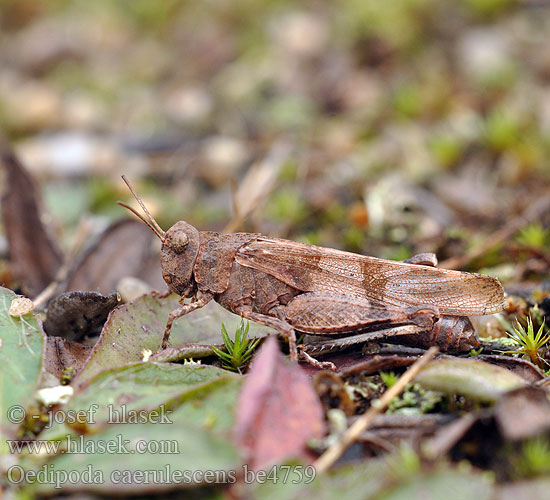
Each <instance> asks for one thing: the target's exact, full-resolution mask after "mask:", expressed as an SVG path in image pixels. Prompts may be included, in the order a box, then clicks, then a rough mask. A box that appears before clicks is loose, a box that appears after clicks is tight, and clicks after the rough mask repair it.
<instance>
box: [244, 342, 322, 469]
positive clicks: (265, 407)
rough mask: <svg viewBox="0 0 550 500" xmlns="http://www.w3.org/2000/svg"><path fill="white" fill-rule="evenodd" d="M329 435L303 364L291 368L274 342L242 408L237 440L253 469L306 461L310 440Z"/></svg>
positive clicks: (261, 358)
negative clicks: (292, 458)
mask: <svg viewBox="0 0 550 500" xmlns="http://www.w3.org/2000/svg"><path fill="white" fill-rule="evenodd" d="M324 431H325V425H324V420H323V410H322V406H321V403H320V402H319V399H318V398H317V395H316V394H315V391H314V389H313V386H312V384H311V381H310V380H309V378H308V377H307V375H305V373H303V372H302V370H301V368H300V367H299V366H298V365H297V364H290V365H289V364H286V363H285V361H284V358H283V356H282V355H281V353H280V352H279V348H278V344H277V341H276V340H275V338H273V337H269V338H268V339H267V340H266V341H265V342H264V345H263V346H262V348H261V349H260V351H259V352H258V353H257V354H256V356H255V357H254V360H253V361H252V364H251V367H250V371H249V373H248V375H247V378H246V381H245V383H244V386H243V389H242V392H241V394H240V396H239V402H238V404H237V423H236V426H235V440H236V442H237V443H238V445H239V446H240V447H241V448H242V449H243V451H244V452H245V453H246V454H247V456H248V466H249V467H250V468H252V469H256V470H257V469H262V468H265V467H267V466H269V465H271V464H274V463H277V462H280V461H282V460H283V459H285V458H288V457H290V456H297V455H302V456H304V452H305V446H306V443H307V441H308V440H309V439H312V438H319V437H321V436H322V435H323V433H324Z"/></svg>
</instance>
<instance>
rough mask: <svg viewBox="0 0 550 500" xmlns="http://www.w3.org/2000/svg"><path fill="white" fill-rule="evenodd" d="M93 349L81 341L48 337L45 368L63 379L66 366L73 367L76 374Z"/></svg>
mask: <svg viewBox="0 0 550 500" xmlns="http://www.w3.org/2000/svg"><path fill="white" fill-rule="evenodd" d="M91 350H92V348H91V347H90V346H87V345H84V344H81V343H80V342H72V341H71V340H67V339H64V338H61V337H46V352H45V353H44V370H45V371H46V372H47V373H51V374H52V375H55V377H57V378H58V379H61V377H62V375H63V371H64V370H65V369H66V368H72V370H73V371H74V373H75V374H76V373H78V371H79V370H80V369H81V368H82V365H83V364H84V362H85V361H86V359H88V356H89V354H90V351H91Z"/></svg>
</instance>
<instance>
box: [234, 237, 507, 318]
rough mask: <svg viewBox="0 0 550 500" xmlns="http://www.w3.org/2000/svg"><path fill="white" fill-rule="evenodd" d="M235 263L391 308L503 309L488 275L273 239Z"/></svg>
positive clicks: (242, 252)
mask: <svg viewBox="0 0 550 500" xmlns="http://www.w3.org/2000/svg"><path fill="white" fill-rule="evenodd" d="M235 259H236V261H237V262H238V263H239V264H241V265H243V266H247V267H252V268H254V269H258V270H259V271H263V272H265V273H267V274H270V275H272V276H274V277H276V278H277V279H279V280H281V281H283V282H284V283H286V284H288V285H290V286H292V287H294V288H297V289H298V290H302V291H309V292H313V291H323V292H329V293H337V294H344V295H349V296H352V297H363V298H368V299H370V300H374V301H379V302H382V303H385V304H393V305H395V306H398V307H399V306H404V305H407V306H419V305H432V306H435V307H437V308H438V309H439V311H440V313H441V314H448V315H455V316H479V315H483V314H493V313H495V312H499V311H501V310H502V309H503V307H504V292H503V289H502V286H501V284H500V282H499V281H498V280H497V279H495V278H491V277H489V276H483V275H479V274H472V273H464V272H460V271H450V270H447V269H438V268H435V267H430V266H419V265H414V264H407V263H404V262H397V261H392V260H384V259H377V258H375V257H369V256H364V255H358V254H354V253H349V252H343V251H340V250H334V249H331V248H322V247H317V246H314V245H308V244H305V243H296V242H293V241H288V240H282V239H276V238H258V239H256V240H254V241H251V242H250V243H247V244H246V245H244V246H242V247H241V248H240V249H239V250H238V251H237V253H236V255H235Z"/></svg>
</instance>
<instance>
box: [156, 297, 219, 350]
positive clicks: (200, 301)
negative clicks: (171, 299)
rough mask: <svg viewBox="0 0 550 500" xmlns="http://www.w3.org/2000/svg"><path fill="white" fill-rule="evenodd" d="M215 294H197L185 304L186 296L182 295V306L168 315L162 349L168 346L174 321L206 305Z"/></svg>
mask: <svg viewBox="0 0 550 500" xmlns="http://www.w3.org/2000/svg"><path fill="white" fill-rule="evenodd" d="M212 298H213V296H212V295H211V294H207V293H205V294H202V295H201V296H200V297H197V296H195V297H194V298H193V301H192V302H191V303H190V304H184V303H183V301H184V300H185V297H181V298H180V299H179V300H178V302H179V303H180V304H181V307H178V308H177V309H174V310H173V311H172V312H171V313H170V314H169V315H168V321H167V322H166V328H165V329H164V336H163V337H162V344H161V347H160V348H161V349H166V347H167V346H168V339H169V338H170V332H171V331H172V323H173V322H174V321H175V320H176V319H178V318H181V317H182V316H185V315H186V314H189V313H190V312H192V311H194V310H195V309H200V308H201V307H204V306H205V305H206V304H208V302H210V301H211V300H212Z"/></svg>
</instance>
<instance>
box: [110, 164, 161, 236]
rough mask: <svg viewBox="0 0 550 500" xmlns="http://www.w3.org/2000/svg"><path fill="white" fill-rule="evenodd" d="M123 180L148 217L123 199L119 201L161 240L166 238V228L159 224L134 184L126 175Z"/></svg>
mask: <svg viewBox="0 0 550 500" xmlns="http://www.w3.org/2000/svg"><path fill="white" fill-rule="evenodd" d="M122 180H123V181H124V182H125V183H126V185H127V186H128V188H129V189H130V191H131V192H132V194H133V195H134V198H135V199H136V200H137V202H138V203H139V206H140V207H141V209H142V210H143V211H144V212H145V215H146V216H147V219H146V218H145V217H143V215H141V214H140V213H138V212H137V211H136V210H134V209H133V208H132V207H130V206H128V205H126V203H122V202H121V201H117V203H118V204H119V205H120V206H121V207H124V208H127V209H128V210H130V212H132V213H133V214H134V215H135V216H136V217H138V218H139V219H140V220H141V221H142V222H143V223H144V224H145V225H146V226H147V227H148V228H149V229H151V231H153V233H155V234H156V235H157V236H158V237H159V238H160V239H161V240H162V239H164V235H165V232H164V230H163V229H162V228H161V227H160V226H159V225H158V223H157V221H156V220H155V218H154V217H153V216H152V215H151V213H150V212H149V210H147V207H146V206H145V203H143V201H142V200H141V198H140V197H139V196H138V194H137V193H136V191H135V190H134V188H133V187H132V185H131V184H130V181H129V180H128V179H127V178H126V176H125V175H123V176H122Z"/></svg>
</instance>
